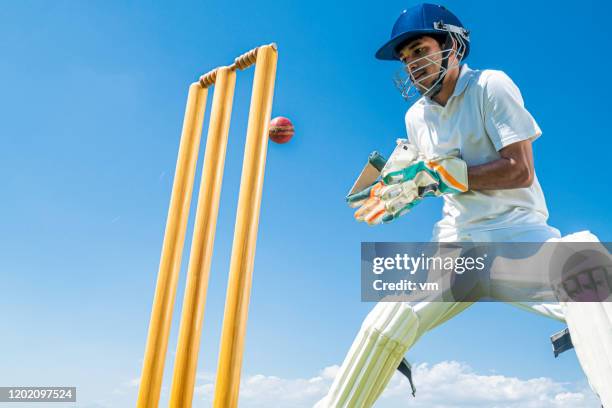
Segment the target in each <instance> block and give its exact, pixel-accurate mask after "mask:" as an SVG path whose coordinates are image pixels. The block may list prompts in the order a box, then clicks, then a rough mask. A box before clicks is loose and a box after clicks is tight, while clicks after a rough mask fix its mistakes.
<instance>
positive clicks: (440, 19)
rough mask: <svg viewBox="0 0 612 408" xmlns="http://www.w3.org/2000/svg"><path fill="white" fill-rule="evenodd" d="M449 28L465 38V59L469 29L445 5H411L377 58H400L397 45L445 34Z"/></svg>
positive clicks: (377, 54)
mask: <svg viewBox="0 0 612 408" xmlns="http://www.w3.org/2000/svg"><path fill="white" fill-rule="evenodd" d="M449 28H450V29H451V30H452V31H453V32H455V33H456V34H459V35H461V36H462V37H463V38H464V39H465V46H466V49H465V52H464V53H463V58H462V59H465V58H466V57H467V56H468V54H469V53H470V42H469V31H468V30H466V29H465V27H463V24H461V21H459V19H458V18H457V16H455V15H454V14H453V13H451V12H450V11H448V10H447V9H446V8H445V7H444V6H439V5H437V4H427V3H423V4H419V5H418V6H414V7H411V8H409V9H407V10H404V11H403V12H402V14H400V16H399V17H398V19H397V20H396V21H395V24H394V25H393V30H391V39H389V41H387V42H386V43H385V44H384V45H383V46H382V47H380V49H379V50H378V51H377V52H376V58H378V59H380V60H398V59H399V58H398V57H397V47H398V46H400V45H401V44H402V43H403V42H405V41H407V40H409V39H411V38H415V37H420V36H423V35H427V34H435V35H440V34H445V33H448V30H449Z"/></svg>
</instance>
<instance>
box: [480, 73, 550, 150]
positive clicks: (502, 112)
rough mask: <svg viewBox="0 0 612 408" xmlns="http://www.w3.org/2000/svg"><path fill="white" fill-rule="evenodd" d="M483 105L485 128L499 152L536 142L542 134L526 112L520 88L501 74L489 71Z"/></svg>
mask: <svg viewBox="0 0 612 408" xmlns="http://www.w3.org/2000/svg"><path fill="white" fill-rule="evenodd" d="M483 105H484V122H485V128H486V130H487V134H488V135H489V138H490V139H491V141H492V142H493V145H494V146H495V149H496V150H498V151H499V150H501V149H502V148H504V147H506V146H508V145H510V144H512V143H516V142H520V141H522V140H528V139H531V140H532V141H533V140H535V139H537V138H538V137H540V135H541V134H542V131H541V130H540V127H539V126H538V124H537V123H536V121H535V119H534V118H533V116H531V114H530V113H529V112H528V111H527V109H525V104H524V102H523V97H522V96H521V92H520V91H519V89H518V87H517V86H516V85H515V84H514V82H512V79H510V77H508V75H506V74H505V73H503V72H501V71H489V75H488V76H487V79H486V81H485V83H484V100H483Z"/></svg>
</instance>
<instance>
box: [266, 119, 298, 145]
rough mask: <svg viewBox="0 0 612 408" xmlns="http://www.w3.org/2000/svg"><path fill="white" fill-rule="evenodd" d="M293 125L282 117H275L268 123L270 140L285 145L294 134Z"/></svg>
mask: <svg viewBox="0 0 612 408" xmlns="http://www.w3.org/2000/svg"><path fill="white" fill-rule="evenodd" d="M294 131H295V130H294V128H293V123H291V121H290V120H289V119H287V118H285V117H283V116H277V117H275V118H274V119H272V120H271V121H270V131H269V135H270V139H271V140H272V141H273V142H275V143H287V142H288V141H290V140H291V138H292V137H293V133H294Z"/></svg>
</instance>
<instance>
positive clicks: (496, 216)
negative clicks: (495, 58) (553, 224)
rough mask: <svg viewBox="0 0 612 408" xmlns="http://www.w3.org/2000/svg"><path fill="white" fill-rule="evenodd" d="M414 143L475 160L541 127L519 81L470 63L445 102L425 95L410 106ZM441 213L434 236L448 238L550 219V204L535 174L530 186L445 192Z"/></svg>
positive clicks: (410, 133)
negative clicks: (470, 66) (444, 104)
mask: <svg viewBox="0 0 612 408" xmlns="http://www.w3.org/2000/svg"><path fill="white" fill-rule="evenodd" d="M406 130H407V132H408V137H409V139H410V142H411V143H414V144H415V145H416V147H417V148H418V149H419V150H420V151H421V152H422V153H424V154H425V155H426V156H428V157H430V156H434V155H439V154H442V155H444V154H448V153H450V152H451V151H453V150H454V149H459V152H460V157H461V158H462V159H463V160H465V161H466V162H467V164H468V166H474V165H478V164H482V163H486V162H490V161H492V160H496V159H498V158H499V157H500V155H499V153H498V151H499V150H500V149H502V148H503V147H505V146H508V145H510V144H512V143H515V142H518V141H521V140H526V139H531V140H532V141H533V140H535V139H537V138H538V137H539V136H540V135H541V133H542V132H541V130H540V128H539V127H538V124H537V123H536V122H535V120H534V119H533V117H532V116H531V114H530V113H529V112H528V111H527V110H526V109H525V106H524V103H523V98H522V97H521V93H520V91H519V89H518V88H517V86H516V85H515V84H514V83H513V82H512V80H511V79H510V78H509V77H508V76H507V75H506V74H505V73H503V72H502V71H494V70H484V71H478V70H472V69H470V68H469V67H468V66H467V65H466V64H463V65H462V66H461V71H460V74H459V78H458V80H457V84H456V86H455V91H454V92H453V95H452V96H451V97H450V99H449V100H448V103H447V104H446V106H441V105H439V104H438V103H437V102H435V101H433V100H431V99H430V98H427V97H421V98H420V99H419V100H418V101H417V102H415V104H414V105H412V106H411V107H410V109H408V112H406ZM443 198H444V207H443V209H442V219H441V220H440V221H439V222H438V223H436V225H435V226H434V230H433V237H432V240H434V241H443V240H449V239H451V240H452V239H453V237H457V236H461V235H462V234H465V233H466V232H469V231H479V230H480V231H482V230H493V229H499V228H510V227H516V226H521V227H529V226H530V225H533V226H534V227H535V226H538V225H546V220H547V219H548V210H547V208H546V201H545V200H544V194H543V193H542V188H541V187H540V183H539V182H538V179H537V177H536V176H535V175H534V180H533V184H532V185H531V186H530V187H527V188H516V189H509V190H481V191H468V192H466V193H462V194H457V195H445V196H443Z"/></svg>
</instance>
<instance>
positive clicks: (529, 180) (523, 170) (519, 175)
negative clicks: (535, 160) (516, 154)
mask: <svg viewBox="0 0 612 408" xmlns="http://www.w3.org/2000/svg"><path fill="white" fill-rule="evenodd" d="M534 173H535V172H534V171H533V167H531V166H529V165H528V164H527V163H520V162H518V163H515V166H514V181H515V184H516V187H515V188H527V187H531V185H532V184H533V179H534V177H535V176H534Z"/></svg>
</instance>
